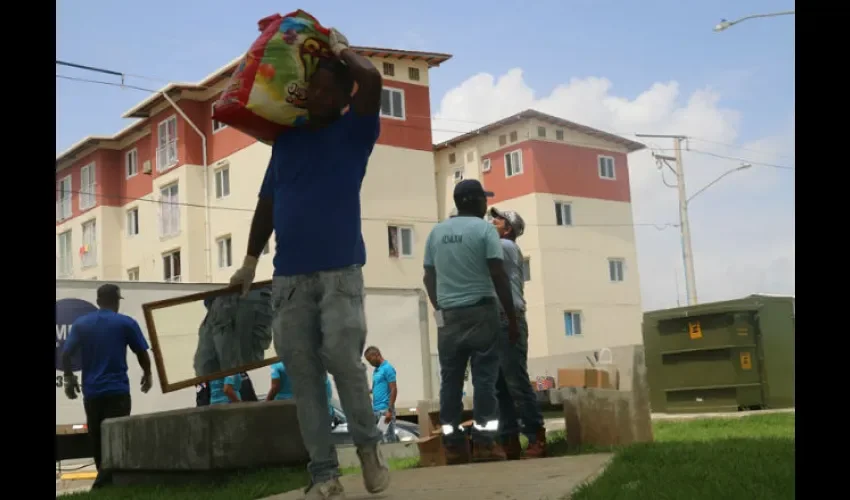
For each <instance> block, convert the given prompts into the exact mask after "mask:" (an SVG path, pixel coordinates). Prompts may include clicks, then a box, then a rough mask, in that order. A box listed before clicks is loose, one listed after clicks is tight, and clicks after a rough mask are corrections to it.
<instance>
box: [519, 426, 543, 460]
mask: <svg viewBox="0 0 850 500" xmlns="http://www.w3.org/2000/svg"><path fill="white" fill-rule="evenodd" d="M523 458H529V459H531V458H546V429H540V430H539V431H537V435H536V436H535V440H534V442H533V443H529V444H528V448H526V449H525V456H524V457H523Z"/></svg>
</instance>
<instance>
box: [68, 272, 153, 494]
mask: <svg viewBox="0 0 850 500" xmlns="http://www.w3.org/2000/svg"><path fill="white" fill-rule="evenodd" d="M121 299H122V297H121V290H120V289H119V288H118V287H117V286H116V285H112V284H107V285H102V286H101V287H100V288H98V289H97V305H98V307H99V308H100V309H98V310H97V311H95V312H92V313H89V314H86V315H84V316H81V317H79V318H77V320H76V321H74V324H72V325H71V332H70V333H69V334H68V340H67V341H66V342H65V350H64V351H63V353H62V364H63V368H64V371H65V378H64V385H65V395H66V396H68V398H69V399H77V394H79V392H80V383H79V380H77V376H76V375H74V371H73V369H72V368H71V357H72V356H73V355H74V354H75V353H76V352H77V351H79V352H80V358H81V359H82V372H83V387H82V393H83V407H84V408H85V410H86V425H87V427H88V434H89V436H90V437H91V442H92V446H93V447H94V450H92V452H93V453H94V463H95V467H97V472H98V473H97V479H96V480H95V482H94V484H93V485H92V488H99V487H101V486H105V485H107V484H110V483H111V482H112V477H111V475H110V474H109V472H108V471H102V470H101V468H100V459H101V435H100V428H101V424H103V421H104V420H106V419H107V418H117V417H126V416H128V415H129V414H130V379H129V377H127V348H128V347H129V348H130V350H131V351H133V353H134V354H135V355H136V358H137V359H138V361H139V366H141V368H142V373H143V375H142V380H141V389H142V392H143V393H147V392H148V391H149V390H150V388H151V379H152V377H151V360H150V356H148V352H147V351H148V343H147V341H146V340H145V336H144V335H143V334H142V329H141V328H140V327H139V323H138V322H136V320H134V319H133V318H131V317H129V316H125V315H123V314H119V313H118V307H119V303H120V301H121Z"/></svg>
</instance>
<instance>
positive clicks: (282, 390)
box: [266, 361, 334, 416]
mask: <svg viewBox="0 0 850 500" xmlns="http://www.w3.org/2000/svg"><path fill="white" fill-rule="evenodd" d="M271 371H272V384H271V387H270V388H269V393H268V394H266V401H285V400H287V399H294V396H293V395H292V382H291V381H290V380H289V375H287V374H286V367H285V366H284V365H283V362H282V361H278V362H277V363H275V364H273V365H272V366H271ZM325 392H326V393H327V395H328V413H329V414H330V415H331V416H333V414H334V411H333V405H332V404H331V400H332V399H333V395H334V391H333V388H332V387H331V378H330V376H327V375H326V377H325Z"/></svg>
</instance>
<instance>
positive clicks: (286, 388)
mask: <svg viewBox="0 0 850 500" xmlns="http://www.w3.org/2000/svg"><path fill="white" fill-rule="evenodd" d="M272 380H279V381H280V382H279V383H280V385H279V386H278V389H277V394H276V395H275V397H274V398H275V399H276V400H278V401H280V400H285V399H292V382H290V381H289V375H287V374H286V367H285V366H283V363H282V362H280V361H278V362H277V363H275V364H273V365H272Z"/></svg>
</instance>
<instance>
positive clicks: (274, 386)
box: [266, 378, 280, 401]
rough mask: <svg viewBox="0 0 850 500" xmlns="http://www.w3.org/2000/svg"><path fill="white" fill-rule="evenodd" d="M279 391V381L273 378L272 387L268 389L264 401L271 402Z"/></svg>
mask: <svg viewBox="0 0 850 500" xmlns="http://www.w3.org/2000/svg"><path fill="white" fill-rule="evenodd" d="M279 390H280V379H277V378H273V379H272V386H271V387H269V392H268V394H266V401H271V400H273V399H274V398H275V396H277V392H278V391H279Z"/></svg>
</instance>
